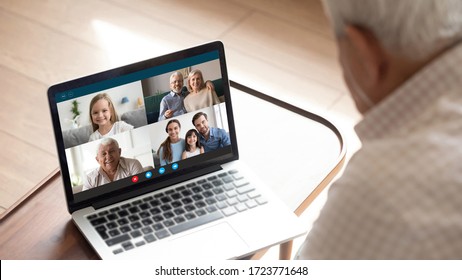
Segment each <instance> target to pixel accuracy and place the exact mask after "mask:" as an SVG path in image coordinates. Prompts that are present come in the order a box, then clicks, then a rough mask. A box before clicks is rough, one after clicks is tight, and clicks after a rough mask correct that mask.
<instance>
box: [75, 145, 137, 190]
mask: <svg viewBox="0 0 462 280" xmlns="http://www.w3.org/2000/svg"><path fill="white" fill-rule="evenodd" d="M121 155H122V149H121V148H120V147H119V143H118V142H117V141H116V140H115V139H113V138H109V137H107V138H103V140H101V142H100V143H99V145H98V150H97V153H96V157H95V159H96V161H97V162H98V164H99V167H98V168H96V169H94V170H93V171H91V172H90V173H88V175H87V177H86V178H85V181H84V184H83V189H82V190H84V191H85V190H88V189H91V188H95V187H98V186H101V185H104V184H108V183H111V182H114V181H117V180H120V179H123V178H126V177H129V176H132V175H135V174H139V173H141V172H143V166H142V165H141V163H140V162H139V161H138V160H137V159H131V158H125V157H122V156H121Z"/></svg>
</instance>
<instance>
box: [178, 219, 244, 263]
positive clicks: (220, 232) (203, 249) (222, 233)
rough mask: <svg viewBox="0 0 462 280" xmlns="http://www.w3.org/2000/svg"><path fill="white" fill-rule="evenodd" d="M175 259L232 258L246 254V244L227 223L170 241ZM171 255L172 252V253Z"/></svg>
mask: <svg viewBox="0 0 462 280" xmlns="http://www.w3.org/2000/svg"><path fill="white" fill-rule="evenodd" d="M171 242H173V243H172V245H173V246H174V247H173V248H176V249H177V250H174V251H176V253H177V254H175V257H176V258H180V259H182V258H188V259H189V258H196V259H197V258H202V259H205V258H213V259H217V258H222V259H227V258H232V257H239V255H238V254H242V253H246V252H247V248H248V246H247V244H246V243H245V241H244V240H243V239H242V238H241V237H240V236H239V234H238V233H237V232H236V231H235V230H234V229H233V228H232V227H231V226H230V225H229V224H228V223H227V222H223V223H220V224H217V225H213V226H210V227H207V228H204V229H201V230H199V231H196V232H193V233H190V234H188V235H185V236H182V237H179V238H175V239H172V240H171ZM172 253H173V252H172Z"/></svg>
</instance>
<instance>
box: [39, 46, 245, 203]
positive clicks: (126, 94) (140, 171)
mask: <svg viewBox="0 0 462 280" xmlns="http://www.w3.org/2000/svg"><path fill="white" fill-rule="evenodd" d="M48 98H49V103H50V108H51V114H52V121H53V126H54V130H55V138H56V143H57V147H58V153H59V161H60V166H61V175H62V177H63V182H64V186H65V191H66V196H67V200H68V204H69V205H68V206H69V209H70V211H73V210H74V209H78V208H80V207H85V206H88V205H91V204H92V203H93V202H95V201H98V200H102V199H106V198H108V197H113V196H117V195H126V194H128V193H142V192H147V191H152V190H155V189H157V188H161V187H163V186H165V185H167V184H165V182H168V181H169V180H172V179H175V178H176V179H178V178H181V177H182V176H184V175H186V174H190V173H192V172H196V171H197V170H200V169H203V168H207V167H209V166H212V165H217V164H220V163H224V162H226V161H229V160H232V159H236V158H237V144H236V141H235V139H236V137H235V133H234V124H233V119H232V108H231V103H230V93H229V80H228V76H227V70H226V63H225V57H224V51H223V45H222V43H220V42H212V43H209V44H205V45H201V46H198V47H194V48H190V49H187V50H183V51H180V52H176V53H172V54H169V55H165V56H162V57H158V58H153V59H150V60H146V61H142V62H138V63H135V64H131V65H128V66H124V67H119V68H116V69H112V70H109V71H105V72H101V73H97V74H94V75H91V76H87V77H83V78H79V79H76V80H72V81H68V82H64V83H61V84H58V85H54V86H52V87H50V88H49V90H48Z"/></svg>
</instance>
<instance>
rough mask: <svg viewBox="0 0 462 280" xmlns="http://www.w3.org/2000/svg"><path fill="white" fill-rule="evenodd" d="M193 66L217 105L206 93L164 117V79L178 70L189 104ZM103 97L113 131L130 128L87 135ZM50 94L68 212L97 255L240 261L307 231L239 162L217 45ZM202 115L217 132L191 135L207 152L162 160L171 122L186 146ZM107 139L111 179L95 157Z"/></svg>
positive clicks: (81, 80) (166, 82) (140, 64)
mask: <svg viewBox="0 0 462 280" xmlns="http://www.w3.org/2000/svg"><path fill="white" fill-rule="evenodd" d="M194 70H200V71H201V73H202V76H203V77H202V78H203V80H204V81H208V83H209V84H210V83H212V84H213V89H214V90H210V89H206V90H205V91H206V92H208V93H210V92H213V91H214V92H215V93H213V94H216V97H217V98H218V100H219V102H217V101H216V98H212V99H215V101H214V102H213V103H204V104H203V106H201V104H199V106H198V107H197V104H196V107H195V109H193V110H190V111H186V110H185V111H184V112H182V113H181V114H177V115H175V116H173V117H172V118H170V119H165V120H164V119H162V118H161V117H160V116H161V113H160V111H161V106H167V105H165V104H166V103H164V105H161V103H162V102H163V101H165V100H164V97H165V96H168V95H169V94H171V93H170V89H169V82H170V80H169V79H170V76H171V75H172V73H174V72H176V71H179V72H181V73H182V74H183V76H184V85H185V88H184V89H183V91H182V93H181V96H182V98H183V102H189V100H191V99H192V98H193V96H192V95H191V97H189V98H188V94H190V93H188V92H189V90H188V89H187V88H186V86H187V83H188V79H187V76H188V74H189V73H191V72H193V71H194ZM102 94H105V95H108V96H109V98H110V101H111V103H112V104H113V108H114V111H115V112H116V113H117V115H118V116H119V118H118V121H117V122H118V123H117V124H116V121H114V124H113V128H114V129H115V128H117V127H122V126H125V127H128V128H129V129H128V130H119V131H115V132H112V130H111V133H109V134H110V136H107V135H103V136H102V137H101V138H99V139H96V140H93V139H95V138H94V137H93V138H90V135H92V134H95V128H94V127H93V125H91V123H92V120H93V117H92V113H94V114H96V113H98V110H97V109H94V108H96V107H91V108H92V109H90V105H91V104H94V102H93V101H94V100H97V96H99V97H101V95H102ZM48 99H49V105H50V110H51V116H52V121H53V126H54V132H55V138H56V144H57V149H58V155H59V162H60V166H61V175H62V178H63V184H64V189H65V194H66V200H67V205H68V210H69V212H70V213H71V214H72V219H73V220H74V222H75V224H76V225H77V227H78V228H79V230H80V231H81V232H82V234H83V235H84V237H85V238H86V239H87V241H88V242H89V243H90V244H91V246H92V247H93V248H94V249H95V250H96V252H97V253H98V255H99V256H100V257H101V258H102V259H171V258H175V259H178V258H180V259H181V258H184V259H207V258H213V259H237V258H242V257H245V256H248V255H250V254H252V253H255V252H257V251H258V250H260V249H263V248H267V247H269V246H273V245H275V244H279V243H281V242H284V241H288V240H291V239H293V238H295V237H297V236H300V235H302V234H304V233H305V227H304V225H303V224H301V223H300V221H299V220H298V218H297V217H296V216H295V215H294V214H293V213H292V212H291V211H290V210H289V209H288V208H287V206H286V205H284V204H283V203H282V202H281V201H280V199H278V198H277V197H275V196H274V194H273V193H272V192H271V191H270V190H268V188H267V187H266V186H265V184H264V183H262V181H261V180H260V179H259V178H256V177H255V175H254V174H253V173H252V172H251V171H250V170H249V168H247V167H246V166H245V164H244V163H242V162H240V161H239V155H238V143H237V141H236V128H235V126H234V119H233V109H232V104H231V95H230V88H229V79H228V74H227V68H226V61H225V54H224V47H223V44H222V43H221V42H211V43H207V44H204V45H200V46H196V47H192V48H189V49H185V50H181V51H178V52H175V53H171V54H168V55H164V56H161V57H156V58H153V59H149V60H146V61H141V62H138V63H134V64H131V65H126V66H122V67H119V68H115V69H111V70H108V71H105V72H101V73H97V74H93V75H89V76H86V77H82V78H78V79H75V80H71V81H67V82H63V83H60V84H56V85H53V86H51V87H50V88H49V89H48ZM186 99H188V101H186ZM167 103H168V102H167ZM104 104H106V103H104ZM104 106H105V105H104ZM104 106H103V107H104ZM168 106H169V105H168ZM77 112H78V113H79V114H76V113H77ZM199 112H201V113H205V115H206V120H207V122H208V127H209V128H213V129H211V130H213V132H212V133H211V134H210V135H211V136H210V138H208V139H205V138H201V135H200V134H197V135H198V136H199V138H198V139H197V142H198V143H202V141H204V143H203V144H202V146H203V148H204V147H207V148H206V149H204V152H203V153H199V154H198V155H194V156H192V157H189V158H184V159H183V158H181V159H177V160H173V159H172V160H171V161H169V160H168V159H167V160H166V159H165V158H164V157H162V151H163V148H161V145H162V143H163V142H164V141H165V140H166V139H167V138H168V137H169V134H168V131H167V129H168V126H169V125H168V124H169V121H171V120H172V119H175V120H176V121H177V123H180V124H181V127H180V132H179V135H180V138H182V139H185V141H184V146H185V147H186V145H189V144H188V142H187V141H186V138H187V137H186V132H187V131H189V130H194V129H197V127H196V126H195V125H194V123H193V119H194V117H195V116H197V113H199ZM95 116H96V115H95ZM95 118H96V117H95ZM111 121H113V120H111ZM98 122H99V120H97V119H94V121H93V123H95V124H98ZM96 127H97V128H96V130H98V125H96ZM107 138H111V139H114V140H116V142H117V144H118V146H119V148H120V152H119V153H118V157H119V159H118V162H119V165H118V167H117V174H118V175H117V176H116V177H115V178H114V179H113V180H112V181H111V179H108V178H109V176H106V175H105V174H106V173H105V169H104V168H103V165H105V164H106V163H107V162H110V161H111V160H107V161H103V163H101V162H100V161H98V158H100V159H101V158H102V157H99V156H98V155H99V153H100V152H101V151H102V149H101V147H103V146H104V145H106V143H108V142H107V141H106V142H104V141H105V139H107ZM90 139H92V140H90ZM188 139H189V138H188ZM209 140H210V141H211V142H207V141H209ZM103 142H104V143H103ZM212 142H213V143H212ZM109 143H113V142H109ZM209 144H210V145H209ZM196 145H199V144H196ZM164 147H165V146H164ZM172 147H173V146H172ZM159 150H162V151H161V152H159ZM112 152H114V150H112ZM115 152H116V153H117V151H115ZM172 153H173V152H172ZM116 157H117V156H116ZM121 158H123V159H124V160H121ZM140 168H141V169H140ZM133 170H136V171H133Z"/></svg>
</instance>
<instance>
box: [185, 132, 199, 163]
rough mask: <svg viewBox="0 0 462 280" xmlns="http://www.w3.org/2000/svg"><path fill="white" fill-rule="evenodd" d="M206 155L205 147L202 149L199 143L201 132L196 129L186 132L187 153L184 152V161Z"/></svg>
mask: <svg viewBox="0 0 462 280" xmlns="http://www.w3.org/2000/svg"><path fill="white" fill-rule="evenodd" d="M203 153H204V147H202V145H201V143H200V141H199V132H197V130H195V129H190V130H188V132H186V145H185V151H184V152H183V155H182V157H181V158H182V159H185V158H190V157H193V156H197V155H199V154H203Z"/></svg>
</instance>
